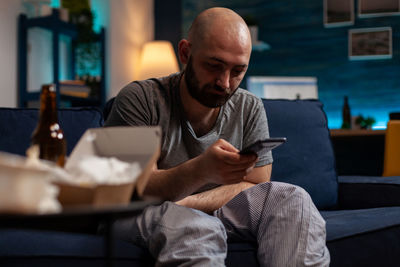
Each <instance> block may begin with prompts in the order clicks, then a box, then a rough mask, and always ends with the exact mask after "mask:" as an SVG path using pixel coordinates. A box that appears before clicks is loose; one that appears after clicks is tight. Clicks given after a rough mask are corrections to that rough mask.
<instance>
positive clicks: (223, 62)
mask: <svg viewBox="0 0 400 267" xmlns="http://www.w3.org/2000/svg"><path fill="white" fill-rule="evenodd" d="M210 59H211V60H215V61H218V62H220V63H222V64H225V65H227V64H228V63H227V62H226V61H224V60H222V59H220V58H217V57H210ZM235 67H241V68H246V67H247V64H240V65H236V66H235Z"/></svg>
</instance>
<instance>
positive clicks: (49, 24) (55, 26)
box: [20, 9, 78, 38]
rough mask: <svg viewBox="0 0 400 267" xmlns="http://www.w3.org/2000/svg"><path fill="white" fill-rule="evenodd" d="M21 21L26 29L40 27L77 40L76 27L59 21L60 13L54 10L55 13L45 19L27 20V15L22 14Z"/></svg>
mask: <svg viewBox="0 0 400 267" xmlns="http://www.w3.org/2000/svg"><path fill="white" fill-rule="evenodd" d="M20 20H22V21H23V23H24V24H25V27H26V28H33V27H39V28H43V29H47V30H50V31H57V32H58V33H60V34H65V35H68V36H70V37H72V38H75V37H76V36H77V34H78V32H77V30H76V27H75V25H73V24H70V23H68V22H65V21H62V20H60V19H59V12H58V10H57V9H53V13H52V14H51V15H49V16H45V17H37V18H29V19H28V18H27V17H26V15H24V14H21V15H20Z"/></svg>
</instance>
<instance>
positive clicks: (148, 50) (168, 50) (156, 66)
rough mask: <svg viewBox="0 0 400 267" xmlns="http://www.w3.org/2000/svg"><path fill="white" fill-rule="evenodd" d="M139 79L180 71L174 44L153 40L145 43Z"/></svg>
mask: <svg viewBox="0 0 400 267" xmlns="http://www.w3.org/2000/svg"><path fill="white" fill-rule="evenodd" d="M139 64H140V65H139V75H138V80H144V79H149V78H159V77H163V76H167V75H169V74H171V73H175V72H178V71H179V66H178V61H177V60H176V56H175V52H174V49H173V47H172V44H171V43H170V42H168V41H151V42H148V43H146V44H145V45H144V47H143V50H142V54H141V58H140V63H139Z"/></svg>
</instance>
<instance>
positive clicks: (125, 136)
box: [58, 126, 161, 207]
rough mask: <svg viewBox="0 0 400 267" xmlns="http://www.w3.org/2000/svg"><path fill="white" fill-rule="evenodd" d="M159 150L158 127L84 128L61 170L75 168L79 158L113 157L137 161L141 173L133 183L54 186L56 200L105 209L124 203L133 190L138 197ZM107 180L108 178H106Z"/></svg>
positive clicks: (159, 135)
mask: <svg viewBox="0 0 400 267" xmlns="http://www.w3.org/2000/svg"><path fill="white" fill-rule="evenodd" d="M160 149H161V128H160V127H159V126H145V127H130V126H129V127H127V126H124V127H104V128H94V129H88V130H87V131H86V132H85V133H84V134H83V136H82V137H81V139H80V140H79V142H78V144H77V145H76V146H75V148H74V150H73V151H72V153H71V155H70V157H69V159H68V161H67V163H66V165H65V167H66V169H68V168H69V167H70V166H76V164H77V161H79V160H80V158H81V156H82V155H97V156H99V157H116V158H117V159H119V160H122V161H125V162H129V163H133V162H138V163H139V165H140V167H141V170H142V172H141V173H140V174H139V176H138V178H137V179H136V181H135V182H134V183H129V184H122V185H121V184H120V185H108V184H107V185H89V186H85V185H74V184H64V183H58V186H59V187H60V193H59V201H60V203H61V204H62V205H63V206H64V207H65V206H72V205H81V204H90V205H93V206H105V205H111V204H121V203H128V202H129V201H130V199H131V196H132V193H133V191H134V190H136V192H137V194H138V195H139V196H142V194H143V191H144V189H145V187H146V185H147V181H148V178H149V175H150V172H151V169H152V167H153V164H155V163H156V162H157V159H158V157H159V155H160ZM110 178H111V177H110Z"/></svg>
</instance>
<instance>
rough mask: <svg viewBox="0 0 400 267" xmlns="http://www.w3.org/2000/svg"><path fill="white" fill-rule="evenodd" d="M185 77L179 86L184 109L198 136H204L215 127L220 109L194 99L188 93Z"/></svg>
mask: <svg viewBox="0 0 400 267" xmlns="http://www.w3.org/2000/svg"><path fill="white" fill-rule="evenodd" d="M184 75H185V74H183V76H182V78H181V81H180V85H179V90H180V96H181V103H182V107H183V110H184V111H185V115H186V118H187V119H188V121H189V122H190V125H191V126H192V128H193V130H194V131H195V133H196V135H197V136H203V135H205V134H206V133H208V132H209V131H210V130H211V129H212V128H213V127H214V125H215V122H216V121H217V118H218V114H219V111H220V107H217V108H209V107H206V106H204V105H202V104H201V103H200V102H199V101H197V100H196V99H194V98H193V97H192V96H191V95H190V93H189V91H188V88H187V86H186V82H185V77H184Z"/></svg>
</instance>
